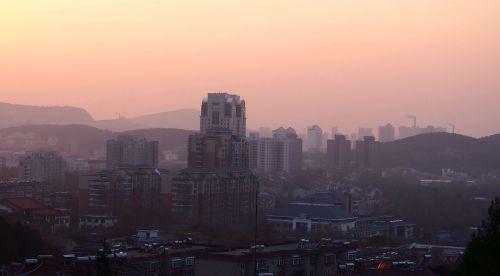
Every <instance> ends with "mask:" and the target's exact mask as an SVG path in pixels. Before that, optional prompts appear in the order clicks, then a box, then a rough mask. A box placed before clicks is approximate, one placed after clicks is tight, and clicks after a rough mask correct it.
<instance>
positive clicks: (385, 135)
mask: <svg viewBox="0 0 500 276" xmlns="http://www.w3.org/2000/svg"><path fill="white" fill-rule="evenodd" d="M394 139H396V129H395V128H394V126H393V125H391V124H387V125H385V126H380V127H379V128H378V140H379V141H380V142H381V143H385V142H391V141H394Z"/></svg>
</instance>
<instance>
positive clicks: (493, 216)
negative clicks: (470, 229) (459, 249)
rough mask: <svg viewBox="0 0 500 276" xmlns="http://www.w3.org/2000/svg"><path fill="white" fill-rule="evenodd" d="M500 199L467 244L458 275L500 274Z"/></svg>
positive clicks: (494, 201) (495, 200)
mask: <svg viewBox="0 0 500 276" xmlns="http://www.w3.org/2000/svg"><path fill="white" fill-rule="evenodd" d="M499 258H500V200H499V199H498V198H495V199H494V200H493V201H492V203H491V206H490V207H489V209H488V219H487V220H486V221H484V222H483V225H482V227H481V229H480V230H479V232H478V233H477V234H475V235H473V237H472V240H471V241H470V243H469V245H468V246H467V250H466V252H465V254H464V257H463V261H462V263H461V264H460V266H459V268H458V270H457V275H500V262H499V261H498V260H499Z"/></svg>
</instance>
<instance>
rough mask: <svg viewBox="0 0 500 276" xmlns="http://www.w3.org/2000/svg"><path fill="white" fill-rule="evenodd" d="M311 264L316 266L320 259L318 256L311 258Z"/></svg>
mask: <svg viewBox="0 0 500 276" xmlns="http://www.w3.org/2000/svg"><path fill="white" fill-rule="evenodd" d="M309 262H310V263H311V265H316V263H317V262H318V257H317V256H310V257H309Z"/></svg>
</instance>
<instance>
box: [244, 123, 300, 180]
mask: <svg viewBox="0 0 500 276" xmlns="http://www.w3.org/2000/svg"><path fill="white" fill-rule="evenodd" d="M248 143H249V146H248V147H249V167H250V168H251V169H252V170H255V171H257V172H264V173H271V172H287V173H292V172H297V171H299V170H300V169H301V167H302V139H299V138H298V136H297V133H296V132H295V130H294V129H293V128H288V129H285V128H283V127H281V128H278V129H276V130H274V131H273V137H272V138H260V137H258V136H255V135H254V136H252V135H251V136H250V138H249V142H248Z"/></svg>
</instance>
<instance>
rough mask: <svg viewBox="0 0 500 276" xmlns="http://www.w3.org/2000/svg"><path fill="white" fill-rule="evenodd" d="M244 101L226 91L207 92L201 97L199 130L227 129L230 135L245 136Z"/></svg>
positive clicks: (204, 131) (203, 131) (205, 131)
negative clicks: (206, 94) (204, 96)
mask: <svg viewBox="0 0 500 276" xmlns="http://www.w3.org/2000/svg"><path fill="white" fill-rule="evenodd" d="M246 120H247V119H246V109H245V101H244V100H243V99H241V98H240V96H237V95H232V94H228V93H208V97H206V98H205V99H203V102H202V104H201V115H200V132H201V133H207V132H208V131H209V130H214V129H227V130H229V131H230V132H231V133H232V135H234V136H238V137H245V136H246Z"/></svg>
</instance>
